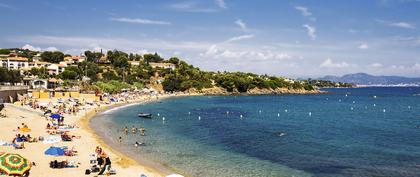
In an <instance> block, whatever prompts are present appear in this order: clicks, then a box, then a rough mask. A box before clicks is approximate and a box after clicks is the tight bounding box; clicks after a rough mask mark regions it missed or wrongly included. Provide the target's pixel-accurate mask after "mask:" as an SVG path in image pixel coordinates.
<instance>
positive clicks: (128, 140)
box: [91, 87, 420, 177]
mask: <svg viewBox="0 0 420 177" xmlns="http://www.w3.org/2000/svg"><path fill="white" fill-rule="evenodd" d="M324 90H325V91H328V94H311V95H263V96H191V97H174V98H168V99H162V100H157V101H154V102H151V103H147V104H135V105H130V106H125V107H121V108H117V109H113V110H111V111H106V112H103V113H101V114H98V115H97V116H96V117H95V118H93V119H91V127H92V128H93V129H94V130H95V131H96V132H97V133H98V134H99V135H100V136H101V137H102V138H103V139H104V140H105V141H106V142H107V143H108V144H109V145H111V146H112V147H113V148H116V149H117V150H119V151H121V152H123V153H125V154H127V155H129V156H130V157H132V158H134V159H136V160H138V161H139V162H140V163H145V164H148V165H153V166H156V167H157V168H161V169H167V170H168V171H171V172H176V173H179V174H182V175H185V176H197V177H198V176H199V177H202V176H204V177H207V176H208V177H214V176H235V177H236V176H238V177H247V176H252V177H259V176H261V177H265V176H267V177H282V176H290V177H292V176H295V177H301V176H302V177H303V176H319V177H347V176H352V177H353V176H361V177H369V176H375V177H380V176H384V177H385V176H386V177H388V176H392V177H400V176H401V177H402V176H406V177H415V176H420V95H419V94H420V88H419V87H389V88H387V87H367V88H339V89H324ZM140 112H143V113H151V114H153V118H152V119H145V118H140V117H138V116H137V115H138V113H140ZM124 127H128V128H129V129H130V130H131V128H132V127H136V128H145V130H146V135H145V136H141V135H140V134H139V133H137V134H131V133H129V134H128V135H126V134H125V133H124V131H123V129H124ZM119 137H122V139H123V141H122V143H119V142H118V138H119ZM135 142H139V143H144V145H141V146H138V147H135V146H134V143H135ZM135 176H137V174H135ZM138 176H140V175H138Z"/></svg>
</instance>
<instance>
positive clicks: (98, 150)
mask: <svg viewBox="0 0 420 177" xmlns="http://www.w3.org/2000/svg"><path fill="white" fill-rule="evenodd" d="M95 153H96V156H98V157H99V156H100V155H101V154H102V148H101V147H99V146H96V149H95Z"/></svg>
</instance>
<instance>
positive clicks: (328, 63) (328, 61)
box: [319, 58, 351, 68]
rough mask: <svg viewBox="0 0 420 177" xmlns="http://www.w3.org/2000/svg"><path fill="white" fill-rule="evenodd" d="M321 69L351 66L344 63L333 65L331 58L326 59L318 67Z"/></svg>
mask: <svg viewBox="0 0 420 177" xmlns="http://www.w3.org/2000/svg"><path fill="white" fill-rule="evenodd" d="M319 66H320V67H321V68H348V67H350V66H351V65H350V64H348V63H346V62H341V63H334V62H333V61H332V60H331V58H327V59H326V60H325V61H324V62H322V63H321V65H319Z"/></svg>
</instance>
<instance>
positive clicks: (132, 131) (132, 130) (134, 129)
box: [131, 126, 137, 134]
mask: <svg viewBox="0 0 420 177" xmlns="http://www.w3.org/2000/svg"><path fill="white" fill-rule="evenodd" d="M131 133H133V134H136V133H137V128H136V127H134V126H133V128H131Z"/></svg>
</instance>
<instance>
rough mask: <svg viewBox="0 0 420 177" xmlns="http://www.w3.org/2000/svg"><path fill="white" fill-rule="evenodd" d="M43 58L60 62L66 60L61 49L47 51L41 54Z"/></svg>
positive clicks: (47, 60) (52, 61)
mask: <svg viewBox="0 0 420 177" xmlns="http://www.w3.org/2000/svg"><path fill="white" fill-rule="evenodd" d="M41 59H42V60H43V61H46V62H51V63H60V62H61V61H63V60H64V54H63V53H62V52H59V51H54V52H50V51H46V52H43V53H42V54H41Z"/></svg>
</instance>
